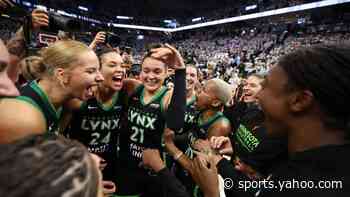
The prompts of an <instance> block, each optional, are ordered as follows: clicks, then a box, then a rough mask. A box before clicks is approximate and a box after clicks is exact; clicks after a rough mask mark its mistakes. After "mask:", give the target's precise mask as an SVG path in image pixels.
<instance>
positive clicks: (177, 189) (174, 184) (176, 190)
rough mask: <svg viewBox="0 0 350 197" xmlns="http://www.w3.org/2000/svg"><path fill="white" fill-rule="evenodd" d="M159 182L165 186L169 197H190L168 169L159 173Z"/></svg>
mask: <svg viewBox="0 0 350 197" xmlns="http://www.w3.org/2000/svg"><path fill="white" fill-rule="evenodd" d="M158 178H159V181H160V182H161V183H162V184H163V186H164V187H165V191H166V194H167V195H166V196H168V197H190V196H189V195H188V193H187V191H186V189H185V186H183V185H182V184H181V183H180V181H179V180H178V179H177V178H176V177H175V176H174V175H173V174H171V173H170V171H169V170H168V168H163V169H162V170H160V171H159V172H158Z"/></svg>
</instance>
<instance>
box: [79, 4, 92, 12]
mask: <svg viewBox="0 0 350 197" xmlns="http://www.w3.org/2000/svg"><path fill="white" fill-rule="evenodd" d="M78 9H79V10H83V11H85V12H87V11H89V9H88V8H87V7H84V6H81V5H80V6H78Z"/></svg>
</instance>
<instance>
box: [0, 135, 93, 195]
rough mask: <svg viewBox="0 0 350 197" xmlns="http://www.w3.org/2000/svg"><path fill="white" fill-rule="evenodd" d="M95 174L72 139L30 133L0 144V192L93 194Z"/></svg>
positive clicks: (90, 162) (90, 160) (83, 149)
mask: <svg viewBox="0 0 350 197" xmlns="http://www.w3.org/2000/svg"><path fill="white" fill-rule="evenodd" d="M99 176H100V175H99V174H98V169H97V166H96V165H95V163H94V162H93V160H92V158H91V157H90V155H89V153H88V151H87V149H86V148H85V147H84V146H83V145H81V144H80V143H78V142H76V141H70V140H68V139H65V138H63V137H57V136H49V137H47V136H43V135H34V136H30V137H26V138H24V139H21V140H19V141H17V142H14V143H12V144H3V145H0V196H11V197H22V196H26V197H47V196H51V197H96V196H97V194H98V191H99V190H98V186H99V184H100V182H99V179H100V177H99Z"/></svg>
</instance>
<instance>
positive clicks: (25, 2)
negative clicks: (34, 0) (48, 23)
mask: <svg viewBox="0 0 350 197" xmlns="http://www.w3.org/2000/svg"><path fill="white" fill-rule="evenodd" d="M22 4H23V5H25V6H27V7H31V6H32V4H31V3H30V2H28V1H22Z"/></svg>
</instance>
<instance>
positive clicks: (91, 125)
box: [81, 119, 119, 131]
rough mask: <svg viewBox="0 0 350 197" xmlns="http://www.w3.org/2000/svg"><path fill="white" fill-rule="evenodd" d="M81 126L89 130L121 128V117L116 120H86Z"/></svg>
mask: <svg viewBox="0 0 350 197" xmlns="http://www.w3.org/2000/svg"><path fill="white" fill-rule="evenodd" d="M81 128H82V129H83V130H87V131H96V130H105V129H107V130H113V129H117V128H119V119H114V120H106V121H103V120H86V119H84V120H83V121H82V123H81Z"/></svg>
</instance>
